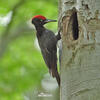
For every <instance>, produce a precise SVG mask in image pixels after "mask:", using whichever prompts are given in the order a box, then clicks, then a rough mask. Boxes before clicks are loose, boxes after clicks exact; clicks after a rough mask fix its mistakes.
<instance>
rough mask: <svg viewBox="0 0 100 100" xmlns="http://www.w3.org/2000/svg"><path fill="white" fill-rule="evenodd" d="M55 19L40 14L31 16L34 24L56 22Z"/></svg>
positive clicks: (41, 24) (40, 24)
mask: <svg viewBox="0 0 100 100" xmlns="http://www.w3.org/2000/svg"><path fill="white" fill-rule="evenodd" d="M56 21H57V20H51V19H47V18H46V17H44V16H42V15H37V16H34V17H33V18H32V24H34V25H35V26H43V25H44V24H46V23H49V22H56Z"/></svg>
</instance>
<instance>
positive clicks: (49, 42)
mask: <svg viewBox="0 0 100 100" xmlns="http://www.w3.org/2000/svg"><path fill="white" fill-rule="evenodd" d="M56 21H57V20H51V19H47V18H46V17H45V16H43V15H36V16H33V17H32V24H34V26H35V29H36V37H37V39H38V43H39V46H40V50H41V53H42V56H43V59H44V61H45V64H46V65H47V67H48V69H49V73H50V75H52V77H55V78H56V80H57V83H58V85H59V86H60V75H59V73H58V70H57V46H56V45H57V42H58V40H60V39H61V36H60V32H58V34H57V35H55V34H54V33H53V32H52V31H51V30H49V29H47V28H45V27H44V25H45V24H47V23H49V22H56Z"/></svg>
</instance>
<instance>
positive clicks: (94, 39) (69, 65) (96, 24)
mask: <svg viewBox="0 0 100 100" xmlns="http://www.w3.org/2000/svg"><path fill="white" fill-rule="evenodd" d="M75 14H77V19H75V16H74V15H75ZM76 20H78V29H79V33H78V34H79V36H78V37H77V39H75V38H74V35H75V34H76V33H75V29H76V28H73V27H76V25H75V23H74V21H76ZM59 27H62V33H61V37H62V58H61V59H62V60H61V91H60V100H100V1H99V0H59ZM73 34H74V35H73Z"/></svg>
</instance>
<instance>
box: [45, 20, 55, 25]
mask: <svg viewBox="0 0 100 100" xmlns="http://www.w3.org/2000/svg"><path fill="white" fill-rule="evenodd" d="M49 22H57V20H51V19H46V20H45V21H44V24H46V23H49Z"/></svg>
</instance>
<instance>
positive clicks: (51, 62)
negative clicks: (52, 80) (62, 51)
mask: <svg viewBox="0 0 100 100" xmlns="http://www.w3.org/2000/svg"><path fill="white" fill-rule="evenodd" d="M56 52H57V49H56V46H55V47H54V48H53V49H51V48H45V49H43V50H42V55H43V58H44V61H45V63H46V65H47V66H48V68H49V72H50V73H51V74H52V76H53V77H54V72H53V71H55V70H56V69H57V55H56Z"/></svg>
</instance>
